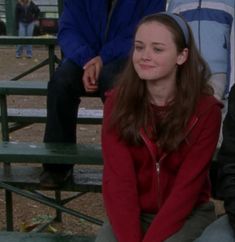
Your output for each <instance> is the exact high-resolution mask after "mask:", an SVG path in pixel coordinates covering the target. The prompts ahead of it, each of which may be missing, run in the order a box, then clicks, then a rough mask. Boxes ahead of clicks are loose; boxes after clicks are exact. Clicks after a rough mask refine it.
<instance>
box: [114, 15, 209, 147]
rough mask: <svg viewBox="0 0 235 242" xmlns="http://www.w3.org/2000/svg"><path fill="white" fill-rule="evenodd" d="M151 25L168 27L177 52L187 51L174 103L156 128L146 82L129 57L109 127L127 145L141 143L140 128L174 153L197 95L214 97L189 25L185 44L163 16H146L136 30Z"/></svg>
mask: <svg viewBox="0 0 235 242" xmlns="http://www.w3.org/2000/svg"><path fill="white" fill-rule="evenodd" d="M150 22H159V23H161V24H163V25H165V26H166V27H167V28H168V30H169V31H170V32H171V33H172V35H173V38H174V39H173V40H174V42H175V45H176V48H177V51H178V53H180V52H182V51H183V49H184V48H188V50H189V53H188V59H187V60H186V62H185V63H184V64H182V65H180V66H178V69H177V74H176V93H175V97H174V101H173V102H172V104H170V106H169V107H168V108H167V113H166V115H164V118H162V119H161V121H160V122H158V124H157V125H156V124H155V121H154V118H153V115H154V114H153V112H152V111H151V108H150V102H149V94H148V91H147V87H146V81H144V80H141V79H140V78H139V76H138V75H137V73H136V71H135V69H134V66H133V63H132V58H131V57H130V59H129V62H128V63H127V65H126V68H125V70H124V71H123V73H122V74H121V75H120V77H119V81H118V83H117V86H116V94H115V95H116V97H115V103H114V108H113V111H112V114H111V122H110V125H111V128H114V127H115V128H116V129H117V131H118V133H119V135H120V139H122V140H124V141H125V142H126V143H127V144H129V145H140V144H141V143H142V140H141V137H140V129H141V128H143V129H144V130H145V131H146V133H147V134H148V136H149V137H150V138H152V137H157V140H156V142H157V143H158V145H159V146H160V147H161V148H162V149H163V150H164V151H166V152H169V151H173V150H175V149H176V148H177V147H178V145H179V143H180V142H181V140H182V138H183V134H184V130H185V128H186V126H187V123H188V121H189V118H190V116H191V115H192V113H193V112H194V110H195V106H196V103H197V100H198V99H199V96H200V95H201V94H202V93H205V94H209V95H213V90H212V88H211V87H210V86H209V85H208V84H207V82H208V79H209V77H210V71H209V69H208V67H207V64H206V63H205V61H204V60H203V59H202V57H201V56H200V54H199V52H198V50H197V48H196V46H195V42H194V39H193V35H192V32H191V30H190V28H189V26H188V25H187V28H188V32H189V40H188V43H187V44H186V43H185V38H184V35H183V33H182V30H181V28H180V27H179V26H178V24H177V23H176V22H175V21H174V20H173V19H172V18H171V17H170V16H168V15H166V14H164V13H158V14H154V15H150V16H147V17H145V18H144V19H143V20H142V21H141V22H140V24H139V25H138V27H137V30H138V28H139V27H140V26H141V25H142V24H145V23H150ZM132 52H133V51H132ZM149 130H151V133H150V132H148V131H149Z"/></svg>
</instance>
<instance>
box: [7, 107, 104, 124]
mask: <svg viewBox="0 0 235 242" xmlns="http://www.w3.org/2000/svg"><path fill="white" fill-rule="evenodd" d="M7 111H8V122H20V123H45V122H46V118H47V111H46V109H32V108H8V110H7ZM102 118H103V111H102V110H101V109H87V108H79V110H78V119H77V123H80V124H101V123H102Z"/></svg>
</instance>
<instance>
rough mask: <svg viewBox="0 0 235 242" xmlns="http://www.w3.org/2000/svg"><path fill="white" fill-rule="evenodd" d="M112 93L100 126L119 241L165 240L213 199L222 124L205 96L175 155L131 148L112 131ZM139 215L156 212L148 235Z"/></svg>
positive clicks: (217, 107)
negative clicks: (212, 183)
mask: <svg viewBox="0 0 235 242" xmlns="http://www.w3.org/2000/svg"><path fill="white" fill-rule="evenodd" d="M114 96H115V95H114V92H110V93H109V94H108V95H107V99H106V101H105V106H104V121H103V128H102V150H103V158H104V174H103V196H104V204H105V208H106V212H107V215H108V218H109V220H110V223H111V225H112V228H113V231H114V234H115V236H116V238H117V241H118V242H162V241H164V240H166V239H167V238H169V237H170V236H171V235H173V234H174V233H176V232H177V231H178V230H180V228H181V227H182V226H183V224H184V223H185V221H186V220H187V218H188V217H189V215H190V214H191V212H192V210H193V209H194V208H196V207H197V206H199V205H200V204H203V203H206V202H208V201H209V198H210V181H209V176H208V173H209V167H210V161H211V158H212V156H213V154H214V152H215V149H216V144H217V141H218V136H219V131H220V124H221V107H222V104H220V103H219V102H218V101H217V100H216V99H215V98H214V97H213V96H203V97H201V99H200V101H199V102H198V105H197V107H196V111H195V113H194V114H193V115H192V117H191V118H190V121H189V123H188V127H187V130H186V132H185V137H184V139H183V140H182V142H181V144H180V145H179V148H178V149H177V151H174V152H171V153H169V154H162V155H161V156H160V157H159V155H158V148H157V146H156V144H154V143H152V142H151V140H149V139H148V137H147V136H146V135H145V134H144V132H141V137H142V138H143V141H144V145H142V146H138V147H136V146H127V145H126V144H125V143H124V142H123V141H121V140H120V139H119V138H118V135H117V133H115V131H114V130H110V129H109V119H110V114H111V111H112V106H113V102H114ZM141 213H152V214H156V215H155V218H154V219H153V221H152V223H151V225H150V227H149V229H148V230H147V232H146V233H145V234H144V233H143V231H142V228H141V221H140V215H141Z"/></svg>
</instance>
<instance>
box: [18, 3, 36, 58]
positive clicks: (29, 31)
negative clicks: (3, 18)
mask: <svg viewBox="0 0 235 242" xmlns="http://www.w3.org/2000/svg"><path fill="white" fill-rule="evenodd" d="M39 13H40V9H39V8H38V6H37V5H36V4H35V3H34V2H33V1H31V0H18V2H17V3H16V8H15V18H16V26H17V29H18V35H19V36H32V35H33V30H34V26H35V24H38V23H39V22H38V17H39ZM25 49H26V56H27V57H28V58H32V45H26V46H25ZM23 50H24V46H23V45H17V46H16V58H20V57H21V56H22V54H23Z"/></svg>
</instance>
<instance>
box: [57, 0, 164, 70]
mask: <svg viewBox="0 0 235 242" xmlns="http://www.w3.org/2000/svg"><path fill="white" fill-rule="evenodd" d="M107 2H108V1H107V0H65V1H64V10H63V13H62V16H61V18H60V22H59V33H58V40H59V44H60V47H61V48H62V51H63V53H64V55H65V58H69V59H71V60H73V61H74V62H75V63H77V64H78V65H79V66H83V65H84V64H85V63H86V62H87V61H89V60H90V59H92V58H93V57H95V56H97V55H99V56H101V58H102V60H103V63H104V64H106V63H108V62H110V61H112V60H114V59H116V58H119V57H126V56H128V53H129V51H130V49H131V46H132V39H133V33H134V30H135V28H136V25H137V23H138V22H139V20H140V19H141V18H142V17H143V16H145V15H148V14H152V13H154V12H159V11H164V10H165V1H163V0H118V1H117V3H116V6H115V8H114V10H113V14H112V18H111V20H110V25H109V29H108V32H107V34H105V31H106V25H107ZM105 36H106V37H105Z"/></svg>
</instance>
